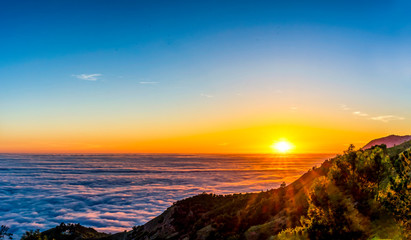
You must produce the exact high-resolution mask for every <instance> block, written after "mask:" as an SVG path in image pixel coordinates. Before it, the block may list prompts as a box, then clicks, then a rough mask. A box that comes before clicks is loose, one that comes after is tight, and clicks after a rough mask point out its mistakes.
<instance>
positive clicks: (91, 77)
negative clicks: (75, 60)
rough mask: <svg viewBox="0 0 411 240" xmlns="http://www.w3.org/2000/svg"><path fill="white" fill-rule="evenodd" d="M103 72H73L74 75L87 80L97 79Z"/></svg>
mask: <svg viewBox="0 0 411 240" xmlns="http://www.w3.org/2000/svg"><path fill="white" fill-rule="evenodd" d="M102 75H103V74H100V73H93V74H78V75H75V74H73V77H76V78H78V79H81V80H86V81H97V80H98V78H99V77H101V76H102Z"/></svg>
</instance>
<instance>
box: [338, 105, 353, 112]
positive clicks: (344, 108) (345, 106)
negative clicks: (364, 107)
mask: <svg viewBox="0 0 411 240" xmlns="http://www.w3.org/2000/svg"><path fill="white" fill-rule="evenodd" d="M340 107H341V109H342V110H344V111H348V110H350V109H351V108H349V107H348V106H347V105H345V104H341V105H340Z"/></svg>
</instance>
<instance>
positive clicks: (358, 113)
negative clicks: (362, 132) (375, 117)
mask: <svg viewBox="0 0 411 240" xmlns="http://www.w3.org/2000/svg"><path fill="white" fill-rule="evenodd" d="M352 114H354V115H357V116H360V117H366V116H368V114H366V113H363V112H360V111H356V112H353V113H352Z"/></svg>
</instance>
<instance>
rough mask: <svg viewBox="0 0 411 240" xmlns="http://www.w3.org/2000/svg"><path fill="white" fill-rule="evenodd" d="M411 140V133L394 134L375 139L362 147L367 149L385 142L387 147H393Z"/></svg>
mask: <svg viewBox="0 0 411 240" xmlns="http://www.w3.org/2000/svg"><path fill="white" fill-rule="evenodd" d="M410 140H411V135H404V136H399V135H394V134H392V135H389V136H386V137H382V138H377V139H373V140H371V141H370V142H369V143H367V144H366V145H365V146H364V147H362V148H361V149H362V150H366V149H370V148H371V147H373V146H376V145H381V144H385V145H386V146H387V148H391V147H394V146H396V145H400V144H401V143H404V142H407V141H410Z"/></svg>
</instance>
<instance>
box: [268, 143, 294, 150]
mask: <svg viewBox="0 0 411 240" xmlns="http://www.w3.org/2000/svg"><path fill="white" fill-rule="evenodd" d="M293 147H294V146H293V144H291V143H290V142H288V141H285V140H281V141H278V142H275V143H273V144H272V145H271V148H272V149H273V150H274V151H275V152H277V153H288V152H289V151H290V150H291V149H292V148H293Z"/></svg>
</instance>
